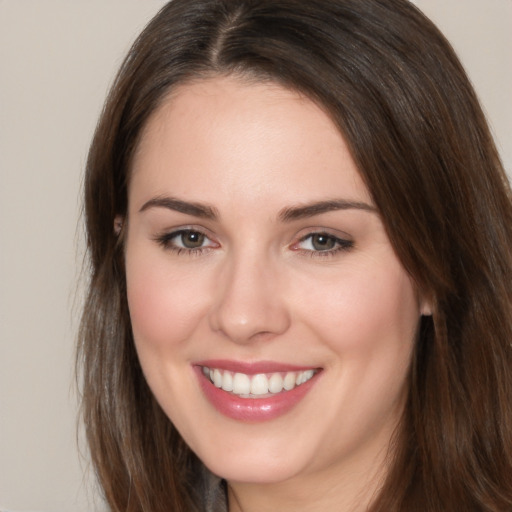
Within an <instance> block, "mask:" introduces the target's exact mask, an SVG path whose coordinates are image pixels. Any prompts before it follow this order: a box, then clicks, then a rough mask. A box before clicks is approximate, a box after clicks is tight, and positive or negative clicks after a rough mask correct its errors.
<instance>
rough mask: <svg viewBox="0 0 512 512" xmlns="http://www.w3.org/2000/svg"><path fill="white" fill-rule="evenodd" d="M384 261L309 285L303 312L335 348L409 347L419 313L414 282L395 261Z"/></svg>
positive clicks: (346, 350)
mask: <svg viewBox="0 0 512 512" xmlns="http://www.w3.org/2000/svg"><path fill="white" fill-rule="evenodd" d="M384 261H385V260H384ZM384 261H383V262H381V263H379V264H378V265H361V266H358V267H351V268H347V269H346V271H344V272H342V273H340V276H339V277H337V278H336V280H330V281H326V282H325V283H323V286H322V285H321V286H316V287H312V288H310V289H313V290H314V292H313V293H312V294H311V295H309V297H308V302H307V311H308V313H305V314H307V315H308V318H309V321H310V322H309V323H310V327H311V328H312V329H317V330H320V333H319V334H320V335H321V336H322V338H323V339H324V340H325V341H326V343H328V344H329V345H330V346H331V349H333V350H334V351H339V350H342V351H343V353H344V355H346V356H348V355H350V353H352V352H353V353H355V354H356V355H361V354H362V353H364V352H374V351H376V350H377V351H388V352H389V351H390V350H391V351H392V350H393V349H397V350H400V349H402V348H403V347H407V350H406V352H407V353H408V352H409V350H410V348H411V345H412V342H413V340H414V337H415V332H416V328H417V325H418V322H419V317H420V313H419V304H418V300H417V296H416V292H415V287H414V285H413V284H412V281H411V279H410V278H409V276H408V275H407V273H406V272H405V271H404V270H403V269H402V268H401V266H400V265H399V264H398V262H395V261H394V259H392V260H391V262H389V264H385V262H384Z"/></svg>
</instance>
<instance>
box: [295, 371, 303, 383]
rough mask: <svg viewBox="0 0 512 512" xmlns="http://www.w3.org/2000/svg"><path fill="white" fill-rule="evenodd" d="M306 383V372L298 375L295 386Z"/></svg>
mask: <svg viewBox="0 0 512 512" xmlns="http://www.w3.org/2000/svg"><path fill="white" fill-rule="evenodd" d="M303 382H304V372H299V373H297V378H296V379H295V385H296V386H300V385H301V384H302V383H303Z"/></svg>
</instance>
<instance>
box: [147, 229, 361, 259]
mask: <svg viewBox="0 0 512 512" xmlns="http://www.w3.org/2000/svg"><path fill="white" fill-rule="evenodd" d="M184 235H199V236H200V237H204V240H209V241H210V242H211V240H210V239H209V238H208V236H207V235H206V234H205V233H204V232H202V231H199V230H196V229H189V228H183V229H179V230H177V231H172V232H170V233H164V234H162V235H159V236H157V237H155V240H156V242H157V243H158V244H159V245H161V246H162V247H163V248H164V249H166V250H169V251H172V252H173V253H175V254H176V255H181V254H184V255H188V256H200V255H202V254H204V253H205V252H208V251H210V250H212V249H213V248H215V247H218V244H215V242H211V245H207V246H200V247H195V248H187V247H179V246H176V245H174V243H173V240H175V239H177V238H178V237H182V236H184ZM314 236H317V237H322V236H323V237H325V239H326V240H327V241H329V242H331V243H333V244H334V247H333V248H331V249H325V250H313V249H303V248H300V247H298V246H299V245H300V244H302V243H303V242H305V241H307V240H308V239H312V238H313V237H314ZM181 243H182V244H183V241H182V242H181ZM353 247H354V242H353V241H352V240H347V239H343V238H339V237H337V236H334V235H331V234H330V233H326V232H323V231H314V232H312V233H308V234H307V235H305V236H303V237H302V238H301V239H300V240H299V241H298V242H296V243H294V244H293V245H292V246H291V248H292V250H294V251H296V252H299V253H301V254H302V255H304V256H308V257H311V258H328V257H334V256H335V255H337V254H338V253H340V252H347V251H350V250H351V249H352V248H353Z"/></svg>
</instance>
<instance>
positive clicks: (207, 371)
mask: <svg viewBox="0 0 512 512" xmlns="http://www.w3.org/2000/svg"><path fill="white" fill-rule="evenodd" d="M203 374H204V375H206V376H207V377H209V376H210V369H209V368H208V367H207V366H203Z"/></svg>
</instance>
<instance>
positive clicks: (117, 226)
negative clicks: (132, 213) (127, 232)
mask: <svg viewBox="0 0 512 512" xmlns="http://www.w3.org/2000/svg"><path fill="white" fill-rule="evenodd" d="M123 222H124V217H123V216H122V215H116V218H115V219H114V233H115V234H116V236H119V234H120V233H121V229H122V228H123Z"/></svg>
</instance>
